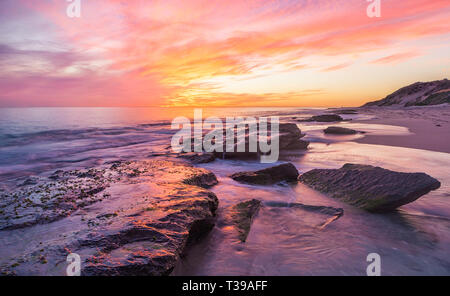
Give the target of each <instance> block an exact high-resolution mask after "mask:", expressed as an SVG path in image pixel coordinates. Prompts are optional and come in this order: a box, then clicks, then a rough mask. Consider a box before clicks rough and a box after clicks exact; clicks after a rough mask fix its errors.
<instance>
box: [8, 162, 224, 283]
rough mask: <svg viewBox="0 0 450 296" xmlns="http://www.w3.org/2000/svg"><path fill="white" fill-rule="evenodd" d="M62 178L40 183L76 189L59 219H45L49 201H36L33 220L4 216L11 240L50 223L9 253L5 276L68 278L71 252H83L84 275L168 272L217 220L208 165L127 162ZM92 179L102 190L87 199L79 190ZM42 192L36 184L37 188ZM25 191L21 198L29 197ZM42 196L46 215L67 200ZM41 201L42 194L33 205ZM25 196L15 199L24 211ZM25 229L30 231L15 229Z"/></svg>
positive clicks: (70, 190) (31, 209) (70, 192)
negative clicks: (209, 188) (62, 200)
mask: <svg viewBox="0 0 450 296" xmlns="http://www.w3.org/2000/svg"><path fill="white" fill-rule="evenodd" d="M59 175H60V176H61V177H60V178H58V180H57V181H47V183H44V181H45V180H41V183H40V184H41V185H42V186H44V185H45V184H47V185H48V184H53V185H52V186H50V185H49V187H48V188H49V189H54V188H59V189H60V188H62V187H64V186H68V187H70V188H65V189H66V191H65V193H61V194H62V195H61V196H62V197H63V198H64V199H65V198H66V196H69V197H70V202H71V203H70V205H71V207H69V208H68V211H66V212H65V213H64V215H59V214H58V215H54V216H55V217H57V218H55V219H53V220H52V221H50V220H48V219H44V218H43V217H40V216H41V215H43V213H42V212H41V210H39V209H40V208H42V204H41V203H38V204H34V203H31V204H30V205H29V206H28V208H29V209H28V210H27V211H29V212H30V213H31V214H30V217H31V218H30V220H29V223H28V224H24V223H22V221H20V219H17V218H15V217H10V213H9V209H10V208H9V207H10V205H8V206H7V207H6V208H4V209H7V212H2V213H1V214H0V217H1V219H2V220H1V221H2V224H1V225H2V226H4V225H6V226H9V227H7V228H9V229H10V230H3V231H2V235H6V234H7V235H8V236H9V237H11V238H15V237H18V238H20V237H21V236H22V235H26V234H27V233H31V234H33V233H34V232H35V231H42V227H40V226H39V225H37V226H32V225H34V224H37V223H39V224H42V223H46V225H45V232H44V233H42V235H40V238H39V240H40V241H39V242H38V241H32V242H30V244H29V245H28V246H26V248H23V249H20V248H18V250H17V251H16V253H15V254H13V255H12V256H11V257H10V258H1V260H2V262H6V264H2V265H1V267H0V272H1V273H3V274H16V275H65V272H66V267H67V264H66V257H67V255H68V254H69V253H77V254H79V255H80V257H81V266H82V268H81V273H82V275H168V274H170V272H171V271H172V269H173V268H174V266H175V264H176V263H177V262H178V260H179V257H180V255H182V254H183V253H184V252H185V250H186V246H187V245H189V244H190V243H194V242H195V241H197V240H199V239H201V238H202V237H203V236H205V235H206V234H207V233H208V232H209V231H210V230H211V229H212V227H213V226H214V223H215V213H216V210H217V207H218V199H217V197H216V195H215V194H214V193H212V192H211V191H208V190H206V189H204V188H202V187H208V186H210V185H211V184H212V183H217V180H216V178H215V176H214V175H213V174H212V173H211V172H209V171H207V170H205V169H199V168H194V167H192V166H190V165H187V164H185V163H180V162H175V161H163V160H153V161H142V162H131V161H127V162H118V163H114V164H113V165H111V166H109V167H101V168H96V169H92V170H88V171H70V172H63V173H60V174H59ZM91 179H95V180H96V183H95V184H96V185H98V186H100V187H96V186H93V189H94V191H92V190H91V191H90V192H88V191H87V190H84V192H85V193H86V196H84V195H83V194H81V192H80V189H76V188H75V187H74V186H75V185H74V184H83V185H84V184H87V185H89V184H91V183H92V182H93V181H92V180H91ZM190 184H194V185H190ZM43 188H46V187H45V186H44V187H43ZM96 188H102V190H100V191H99V190H95V189H96ZM35 189H36V188H34V187H32V186H30V187H29V190H30V192H34V191H35ZM20 192H22V191H20ZM20 192H18V193H20ZM18 193H16V195H15V196H16V199H17V200H19V201H21V200H24V199H25V198H27V196H22V195H19V194H18ZM36 194H38V195H37V196H41V197H45V199H44V204H45V206H46V207H47V209H46V211H47V212H45V213H52V212H56V213H59V211H60V210H61V209H60V208H61V204H58V205H55V204H54V201H55V200H57V198H58V197H55V196H54V195H53V192H52V191H51V190H50V193H43V192H41V193H36ZM13 196H14V195H13ZM85 199H88V200H89V202H88V203H85V202H84V200H85ZM38 200H39V201H41V200H42V199H39V198H35V199H33V200H32V201H31V202H34V201H35V202H38ZM19 201H14V200H9V202H12V203H13V204H14V205H15V206H16V209H18V212H19V213H22V211H23V210H22V209H21V208H22V203H21V202H19ZM12 209H14V206H13V207H12ZM37 217H39V219H37ZM19 227H20V228H22V229H18V230H14V228H19ZM36 227H38V228H36ZM35 229H38V230H35ZM39 229H41V230H39ZM62 262H63V263H62Z"/></svg>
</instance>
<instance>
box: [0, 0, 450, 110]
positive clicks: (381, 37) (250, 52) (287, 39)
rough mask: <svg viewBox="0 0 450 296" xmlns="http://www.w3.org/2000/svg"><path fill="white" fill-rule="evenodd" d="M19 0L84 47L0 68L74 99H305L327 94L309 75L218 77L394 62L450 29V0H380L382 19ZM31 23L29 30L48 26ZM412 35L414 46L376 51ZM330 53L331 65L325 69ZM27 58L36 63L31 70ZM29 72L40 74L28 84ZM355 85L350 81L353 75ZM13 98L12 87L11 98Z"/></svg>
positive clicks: (341, 12)
mask: <svg viewBox="0 0 450 296" xmlns="http://www.w3.org/2000/svg"><path fill="white" fill-rule="evenodd" d="M4 1H6V2H8V1H12V0H4ZM16 2H17V1H16ZM18 2H19V3H21V5H22V6H23V7H25V8H26V9H27V10H29V11H32V12H33V13H34V14H35V16H34V17H35V18H36V19H38V18H42V19H45V20H46V21H47V22H51V24H52V26H49V28H47V27H46V28H44V29H43V30H44V33H46V34H48V36H49V37H48V38H49V44H52V42H54V43H57V44H60V45H61V47H62V48H64V50H66V51H67V52H68V53H69V54H70V53H77V55H76V57H77V58H75V59H66V60H67V63H68V64H67V63H62V64H61V65H62V66H60V67H54V71H53V72H52V73H51V74H49V73H43V72H39V71H41V70H40V69H42V67H44V66H43V65H44V64H48V63H55V62H56V59H50V58H49V56H48V55H44V56H43V55H41V54H39V55H36V56H37V57H38V58H39V61H35V62H34V64H33V67H30V66H31V65H30V64H25V62H24V61H23V60H20V61H19V60H18V62H17V63H15V64H19V65H20V64H24V65H26V67H23V68H21V71H23V72H20V73H19V74H17V73H18V72H17V67H16V66H15V65H11V64H10V65H8V69H11V70H8V71H6V70H3V72H2V73H0V78H1V77H9V76H10V75H11V73H12V72H13V71H12V69H14V73H15V74H14V75H19V76H21V77H20V79H19V80H18V81H20V82H23V83H24V85H28V86H29V87H28V90H26V95H29V96H30V97H31V98H32V97H33V95H32V94H33V93H36V91H37V90H38V86H37V85H46V86H48V87H49V89H51V91H46V92H43V91H42V88H41V89H40V92H38V93H39V94H41V95H42V96H41V95H34V97H35V98H36V100H38V99H39V100H41V99H42V97H44V96H47V97H51V98H57V97H61V95H62V93H64V96H63V97H64V98H66V101H67V102H70V104H73V102H74V101H76V99H75V97H76V98H78V100H80V98H84V97H87V98H90V100H89V99H86V104H91V103H92V102H95V104H99V105H102V104H103V105H108V104H110V103H111V102H114V104H115V105H117V104H119V105H121V103H122V101H123V104H130V105H133V104H134V105H146V104H147V105H186V104H187V105H203V104H206V103H209V104H213V105H220V106H225V105H227V104H228V105H232V104H239V105H260V104H264V105H266V104H274V105H288V104H297V103H298V102H299V101H301V102H304V100H305V96H308V97H311V98H316V99H318V98H319V94H318V93H315V92H312V93H305V91H304V90H303V89H304V88H305V87H304V86H302V87H298V89H297V90H295V91H292V90H291V89H286V90H285V91H280V90H277V91H273V92H270V93H266V94H265V95H266V96H267V100H265V99H263V97H262V95H261V92H258V93H248V92H246V90H242V91H240V92H239V91H237V92H226V91H223V89H224V88H226V87H227V85H224V83H225V82H221V81H226V83H233V82H232V81H233V79H226V80H223V79H221V78H223V77H227V78H229V77H233V78H234V80H235V81H239V80H242V79H244V77H245V78H248V77H251V78H255V77H261V76H270V75H275V74H279V73H283V74H285V76H287V77H289V79H292V80H295V79H296V75H298V73H299V71H305V72H308V71H309V72H308V73H309V75H305V76H308V77H310V81H312V80H314V79H317V80H320V79H321V77H322V76H321V75H331V74H333V73H324V72H332V71H336V70H341V71H339V74H341V72H342V73H343V74H345V73H347V75H350V74H349V73H350V69H346V68H347V67H349V66H350V65H351V64H353V59H352V62H351V63H350V62H346V60H348V57H349V56H360V55H367V56H368V59H366V60H369V61H370V60H372V62H369V64H378V65H382V64H392V63H395V62H400V61H403V60H406V59H409V58H412V57H414V56H417V55H418V53H419V52H425V51H424V50H423V49H422V48H421V45H419V42H417V45H411V44H409V43H411V42H416V41H417V40H420V39H423V38H430V37H433V36H444V35H446V34H449V33H450V28H449V25H448V19H449V17H450V4H449V2H448V0H432V1H430V0H409V1H383V4H382V18H380V19H371V18H368V17H367V16H366V13H365V10H366V6H367V2H366V1H362V0H346V1H338V0H316V1H309V0H299V1H286V0H279V1H265V0H251V1H241V0H228V1H223V0H218V1H216V0H211V1H200V0H190V1H182V0H167V1H145V0H135V1H122V0H109V1H106V0H99V1H82V5H83V7H82V17H81V18H80V19H70V18H68V17H67V16H66V15H65V13H64V11H65V8H66V5H67V3H66V2H65V1H57V0H53V1H39V3H37V2H34V1H26V0H20V1H18ZM18 5H19V4H18ZM11 21H13V20H11ZM27 21H28V19H27ZM16 22H17V21H16ZM24 22H25V20H24ZM32 33H33V32H32ZM34 33H35V34H31V36H36V35H39V34H41V35H42V34H44V33H42V31H39V32H38V31H36V32H34ZM38 33H39V34H38ZM17 34H18V35H20V34H23V32H22V31H20V32H19V31H18V32H17ZM16 39H17V38H16ZM23 39H24V40H26V39H27V38H26V36H25V37H24V38H23ZM24 42H25V41H24ZM407 43H408V46H410V47H412V50H411V52H407V53H399V54H393V55H388V56H385V57H383V58H378V59H376V57H379V56H380V55H386V54H387V52H393V51H395V50H396V49H397V48H398V47H399V46H400V45H404V44H407ZM445 45H446V44H444V43H443V44H441V46H445ZM23 46H28V45H27V44H24V45H23ZM51 50H52V49H50V48H49V49H48V51H51ZM18 56H19V55H16V57H18ZM86 56H89V58H86ZM64 57H65V56H64V55H63V58H64ZM17 59H20V57H18V58H17ZM58 59H59V60H61V59H62V58H58ZM318 61H319V62H318ZM27 63H28V62H27ZM324 64H325V65H327V64H328V65H333V66H330V67H327V68H323V65H324ZM372 67H373V66H372ZM27 68H28V69H36V70H35V71H34V72H33V73H27V70H26V69H27ZM314 68H318V69H320V68H322V70H321V71H313V69H314ZM352 68H353V67H352ZM374 68H375V67H374ZM5 69H6V68H5ZM52 69H53V68H52ZM28 71H29V70H28ZM36 71H37V72H36ZM391 71H394V70H391ZM47 72H48V71H47ZM31 74H33V75H31ZM8 75H9V76H8ZM31 76H33V77H36V76H39V81H40V82H39V83H38V82H36V81H37V80H34V82H33V79H31V78H29V77H31ZM27 77H28V79H30V82H32V83H29V84H27V83H26V81H27ZM63 78H64V79H69V78H70V79H73V80H76V81H77V82H78V83H72V84H70V85H69V88H66V89H62V88H61V87H58V85H57V81H60V80H61V79H63ZM368 79H369V78H368ZM310 81H305V82H304V83H305V84H307V83H308V82H310ZM83 83H84V85H87V86H90V87H86V88H84V89H85V93H84V94H83V90H82V89H83V88H81V89H80V88H77V87H79V86H81V85H83ZM269 83H270V82H269ZM91 85H92V86H91ZM96 85H98V86H100V85H101V87H96ZM50 86H53V87H50ZM277 87H278V85H276V82H273V88H274V89H275V88H277ZM323 87H324V88H326V86H323ZM342 87H344V86H342ZM347 87H348V88H349V89H350V88H353V86H352V82H351V81H349V82H348V85H347ZM219 88H220V89H222V91H218V89H219ZM306 88H308V87H306ZM321 88H322V87H321ZM92 89H95V91H92ZM325 92H326V90H324V91H322V92H321V93H320V95H323V93H325ZM71 94H72V95H71ZM93 94H95V95H93ZM115 95H116V96H117V97H116V98H111V97H114V96H115ZM331 95H332V94H331ZM13 97H14V91H13V89H9V91H8V100H11V98H13ZM20 97H24V98H25V97H26V96H25V95H23V96H20ZM94 97H95V99H94ZM125 97H126V99H125ZM108 98H109V99H108ZM130 98H131V99H130ZM361 99H363V98H361ZM52 100H56V99H52ZM52 100H51V101H50V102H49V103H51V102H53V101H52ZM121 100H122V101H121ZM124 100H125V101H126V102H125V101H124ZM321 100H322V98H321ZM310 102H313V101H312V100H311V101H310ZM61 104H64V103H61Z"/></svg>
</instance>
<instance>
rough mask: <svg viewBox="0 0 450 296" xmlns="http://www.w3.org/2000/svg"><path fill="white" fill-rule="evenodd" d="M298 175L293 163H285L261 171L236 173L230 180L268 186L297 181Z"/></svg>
mask: <svg viewBox="0 0 450 296" xmlns="http://www.w3.org/2000/svg"><path fill="white" fill-rule="evenodd" d="M298 175H299V174H298V171H297V169H296V167H295V166H294V165H293V164H292V163H284V164H280V165H278V166H274V167H270V168H267V169H263V170H259V171H254V172H239V173H235V174H232V175H231V176H230V178H232V179H233V180H236V181H238V182H243V183H249V184H261V185H268V184H274V183H278V182H281V181H296V180H297V178H298Z"/></svg>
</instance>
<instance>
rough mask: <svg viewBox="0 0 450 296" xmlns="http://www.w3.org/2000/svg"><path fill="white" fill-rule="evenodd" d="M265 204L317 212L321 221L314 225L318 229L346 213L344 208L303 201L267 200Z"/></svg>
mask: <svg viewBox="0 0 450 296" xmlns="http://www.w3.org/2000/svg"><path fill="white" fill-rule="evenodd" d="M264 205H265V206H268V207H272V208H291V209H300V210H302V211H304V212H308V213H310V214H316V215H317V216H318V219H317V220H318V221H320V222H318V224H316V225H314V226H315V227H316V228H318V229H324V228H325V227H327V226H328V225H329V224H331V223H332V222H334V221H336V220H337V219H339V218H341V217H342V216H343V215H344V209H342V208H333V207H327V206H316V205H307V204H302V203H286V202H280V201H267V202H265V203H264ZM302 218H303V217H302ZM310 220H311V219H310ZM312 220H314V219H312Z"/></svg>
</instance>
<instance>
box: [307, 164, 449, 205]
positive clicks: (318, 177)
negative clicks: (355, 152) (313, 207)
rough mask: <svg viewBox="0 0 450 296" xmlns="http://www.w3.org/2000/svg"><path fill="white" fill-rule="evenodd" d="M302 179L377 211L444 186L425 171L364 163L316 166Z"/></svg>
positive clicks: (335, 195) (319, 189)
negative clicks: (402, 170)
mask: <svg viewBox="0 0 450 296" xmlns="http://www.w3.org/2000/svg"><path fill="white" fill-rule="evenodd" d="M299 180H300V182H302V183H304V184H306V185H308V186H310V187H312V188H314V189H316V190H318V191H320V192H323V193H325V194H327V195H329V196H331V197H334V198H338V199H341V200H343V201H344V202H346V203H349V204H351V205H353V206H356V207H359V208H362V209H365V210H368V211H374V212H385V211H391V210H394V209H395V208H397V207H400V206H402V205H404V204H407V203H410V202H413V201H415V200H416V199H418V198H419V197H421V196H422V195H424V194H427V193H428V192H430V191H431V190H435V189H437V188H439V187H440V183H439V181H438V180H436V179H434V178H432V177H430V176H428V175H427V174H424V173H400V172H394V171H390V170H386V169H383V168H380V167H374V166H370V165H360V164H345V165H344V166H343V167H342V168H340V169H315V170H312V171H309V172H307V173H305V174H303V175H301V176H300V178H299Z"/></svg>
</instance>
